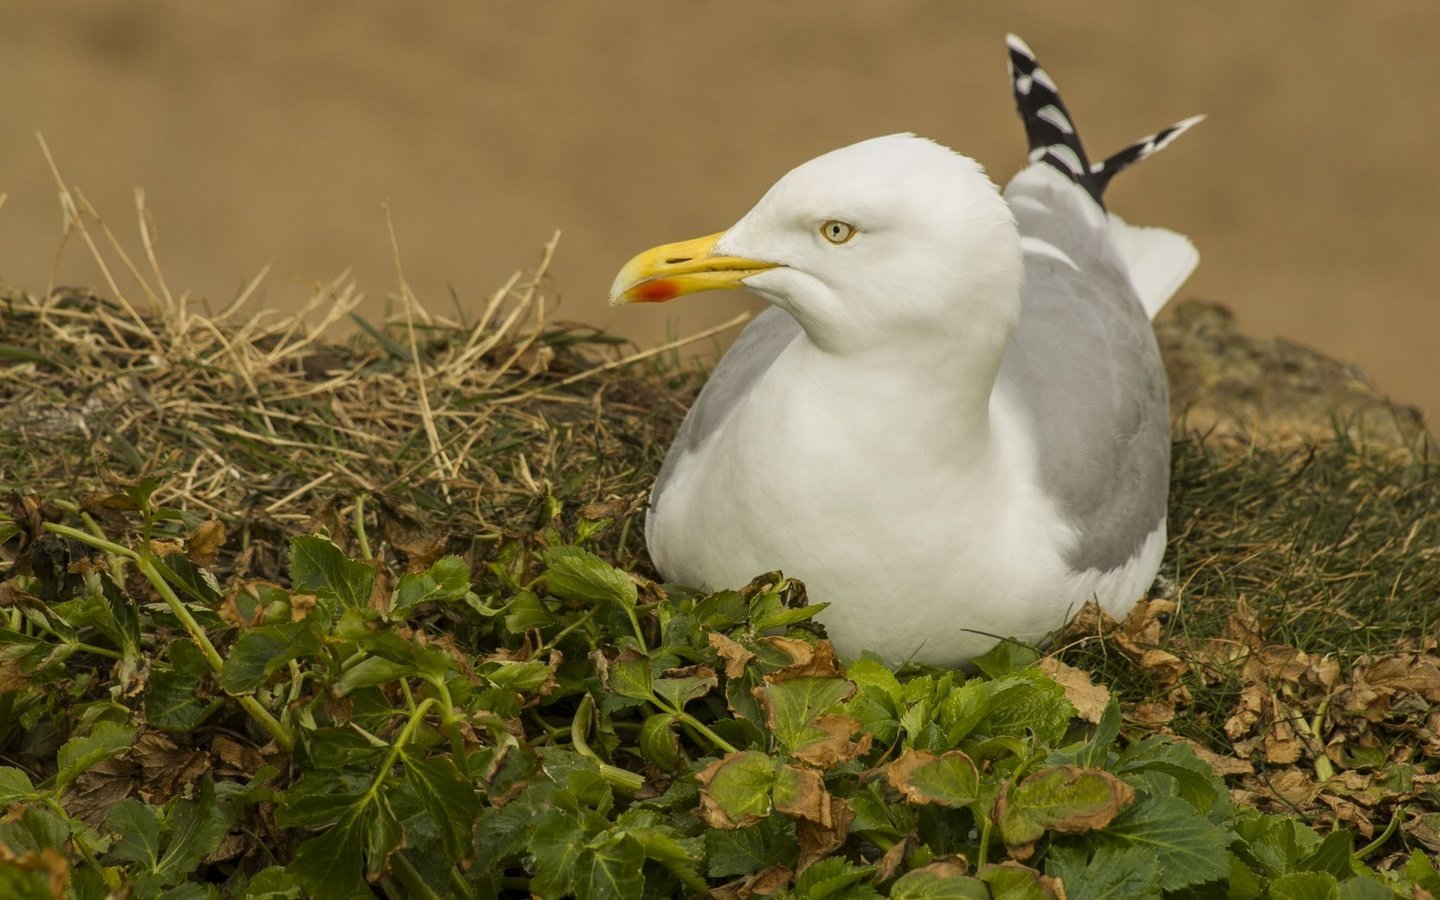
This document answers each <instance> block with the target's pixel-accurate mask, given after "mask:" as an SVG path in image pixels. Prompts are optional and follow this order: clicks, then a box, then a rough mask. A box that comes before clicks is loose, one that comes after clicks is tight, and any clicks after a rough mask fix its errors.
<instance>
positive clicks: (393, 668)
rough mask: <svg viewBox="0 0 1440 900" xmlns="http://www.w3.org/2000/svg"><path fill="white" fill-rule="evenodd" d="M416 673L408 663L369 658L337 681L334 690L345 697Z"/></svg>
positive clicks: (382, 658) (348, 670)
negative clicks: (361, 689)
mask: <svg viewBox="0 0 1440 900" xmlns="http://www.w3.org/2000/svg"><path fill="white" fill-rule="evenodd" d="M415 672H416V669H415V667H414V666H413V665H410V664H408V663H398V662H392V661H391V660H388V659H386V658H385V657H383V656H368V657H366V658H365V659H362V660H360V661H359V662H358V663H356V664H355V665H353V666H351V667H350V668H348V669H346V670H345V674H344V675H341V676H340V677H339V678H338V679H336V681H335V684H334V687H333V690H334V691H335V693H336V694H338V695H340V696H341V697H344V696H345V695H347V694H349V693H351V692H352V691H357V690H359V689H360V688H366V687H374V686H375V685H377V684H387V683H389V682H391V681H395V680H396V679H399V678H404V677H406V676H408V675H414V674H415Z"/></svg>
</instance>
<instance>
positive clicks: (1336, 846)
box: [1299, 830, 1353, 879]
mask: <svg viewBox="0 0 1440 900" xmlns="http://www.w3.org/2000/svg"><path fill="white" fill-rule="evenodd" d="M1352 843H1353V842H1352V840H1351V836H1350V832H1348V831H1344V830H1341V831H1332V832H1330V833H1329V834H1327V835H1325V839H1324V840H1323V841H1321V842H1320V846H1319V847H1316V848H1315V851H1314V852H1313V853H1311V854H1310V855H1309V856H1307V857H1305V858H1304V859H1302V860H1301V861H1300V865H1299V868H1301V869H1304V870H1306V871H1308V872H1328V873H1330V874H1331V875H1333V876H1335V877H1336V878H1337V879H1344V878H1349V877H1350V875H1351V870H1350V858H1351V857H1350V854H1351V847H1352Z"/></svg>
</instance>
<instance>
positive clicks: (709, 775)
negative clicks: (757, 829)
mask: <svg viewBox="0 0 1440 900" xmlns="http://www.w3.org/2000/svg"><path fill="white" fill-rule="evenodd" d="M695 777H696V779H697V780H698V781H699V782H700V786H701V787H700V814H701V815H702V816H703V817H704V818H705V820H706V821H707V822H709V823H710V824H711V825H712V826H713V827H716V828H740V827H743V826H745V825H749V824H751V823H752V822H754V821H755V820H756V819H761V818H764V817H765V816H768V815H770V789H771V787H772V786H773V785H774V784H775V764H774V762H773V761H772V760H771V759H770V757H769V756H768V755H767V754H764V753H761V752H760V751H758V750H746V751H743V752H741V753H730V754H727V755H726V756H725V757H723V758H721V759H718V760H716V761H715V762H713V763H711V764H710V765H708V766H706V767H705V769H704V770H703V771H702V772H700V773H699V774H698V775H696V776H695Z"/></svg>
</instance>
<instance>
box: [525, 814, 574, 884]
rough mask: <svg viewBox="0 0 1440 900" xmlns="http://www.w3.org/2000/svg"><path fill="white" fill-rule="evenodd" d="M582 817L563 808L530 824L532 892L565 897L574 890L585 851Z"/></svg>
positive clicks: (529, 846) (543, 815)
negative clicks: (580, 860)
mask: <svg viewBox="0 0 1440 900" xmlns="http://www.w3.org/2000/svg"><path fill="white" fill-rule="evenodd" d="M585 836H586V835H585V829H584V827H583V826H582V824H581V821H580V817H579V816H578V815H577V814H575V813H572V812H570V811H569V810H563V809H555V808H551V809H547V810H545V811H544V812H543V813H541V814H540V817H539V818H538V819H535V820H534V824H533V825H532V826H531V827H530V834H529V839H528V841H527V842H526V849H527V850H528V851H529V853H530V862H531V866H530V868H531V871H533V872H534V873H535V877H534V878H532V879H531V880H530V891H531V893H533V894H536V895H538V896H540V897H545V898H551V897H564V896H566V895H567V894H572V893H574V891H575V866H576V863H577V862H578V861H579V859H580V855H581V853H583V852H584V850H585Z"/></svg>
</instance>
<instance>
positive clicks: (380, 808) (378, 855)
mask: <svg viewBox="0 0 1440 900" xmlns="http://www.w3.org/2000/svg"><path fill="white" fill-rule="evenodd" d="M368 819H369V821H367V822H366V823H365V874H366V876H367V877H370V878H378V877H379V876H380V875H381V874H383V873H384V872H385V871H386V870H387V869H388V868H389V867H390V857H391V856H393V855H394V853H395V851H397V850H399V849H400V848H401V847H403V846H405V829H404V828H402V827H401V826H400V820H399V819H397V818H396V817H395V811H394V810H392V809H391V808H390V801H389V800H388V799H387V797H386V796H385V795H384V794H381V795H380V796H378V797H376V798H375V799H374V800H373V801H371V804H370V815H369V816H368ZM465 849H466V853H465V854H460V855H462V856H463V855H468V853H469V850H470V848H469V847H467V848H465Z"/></svg>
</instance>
